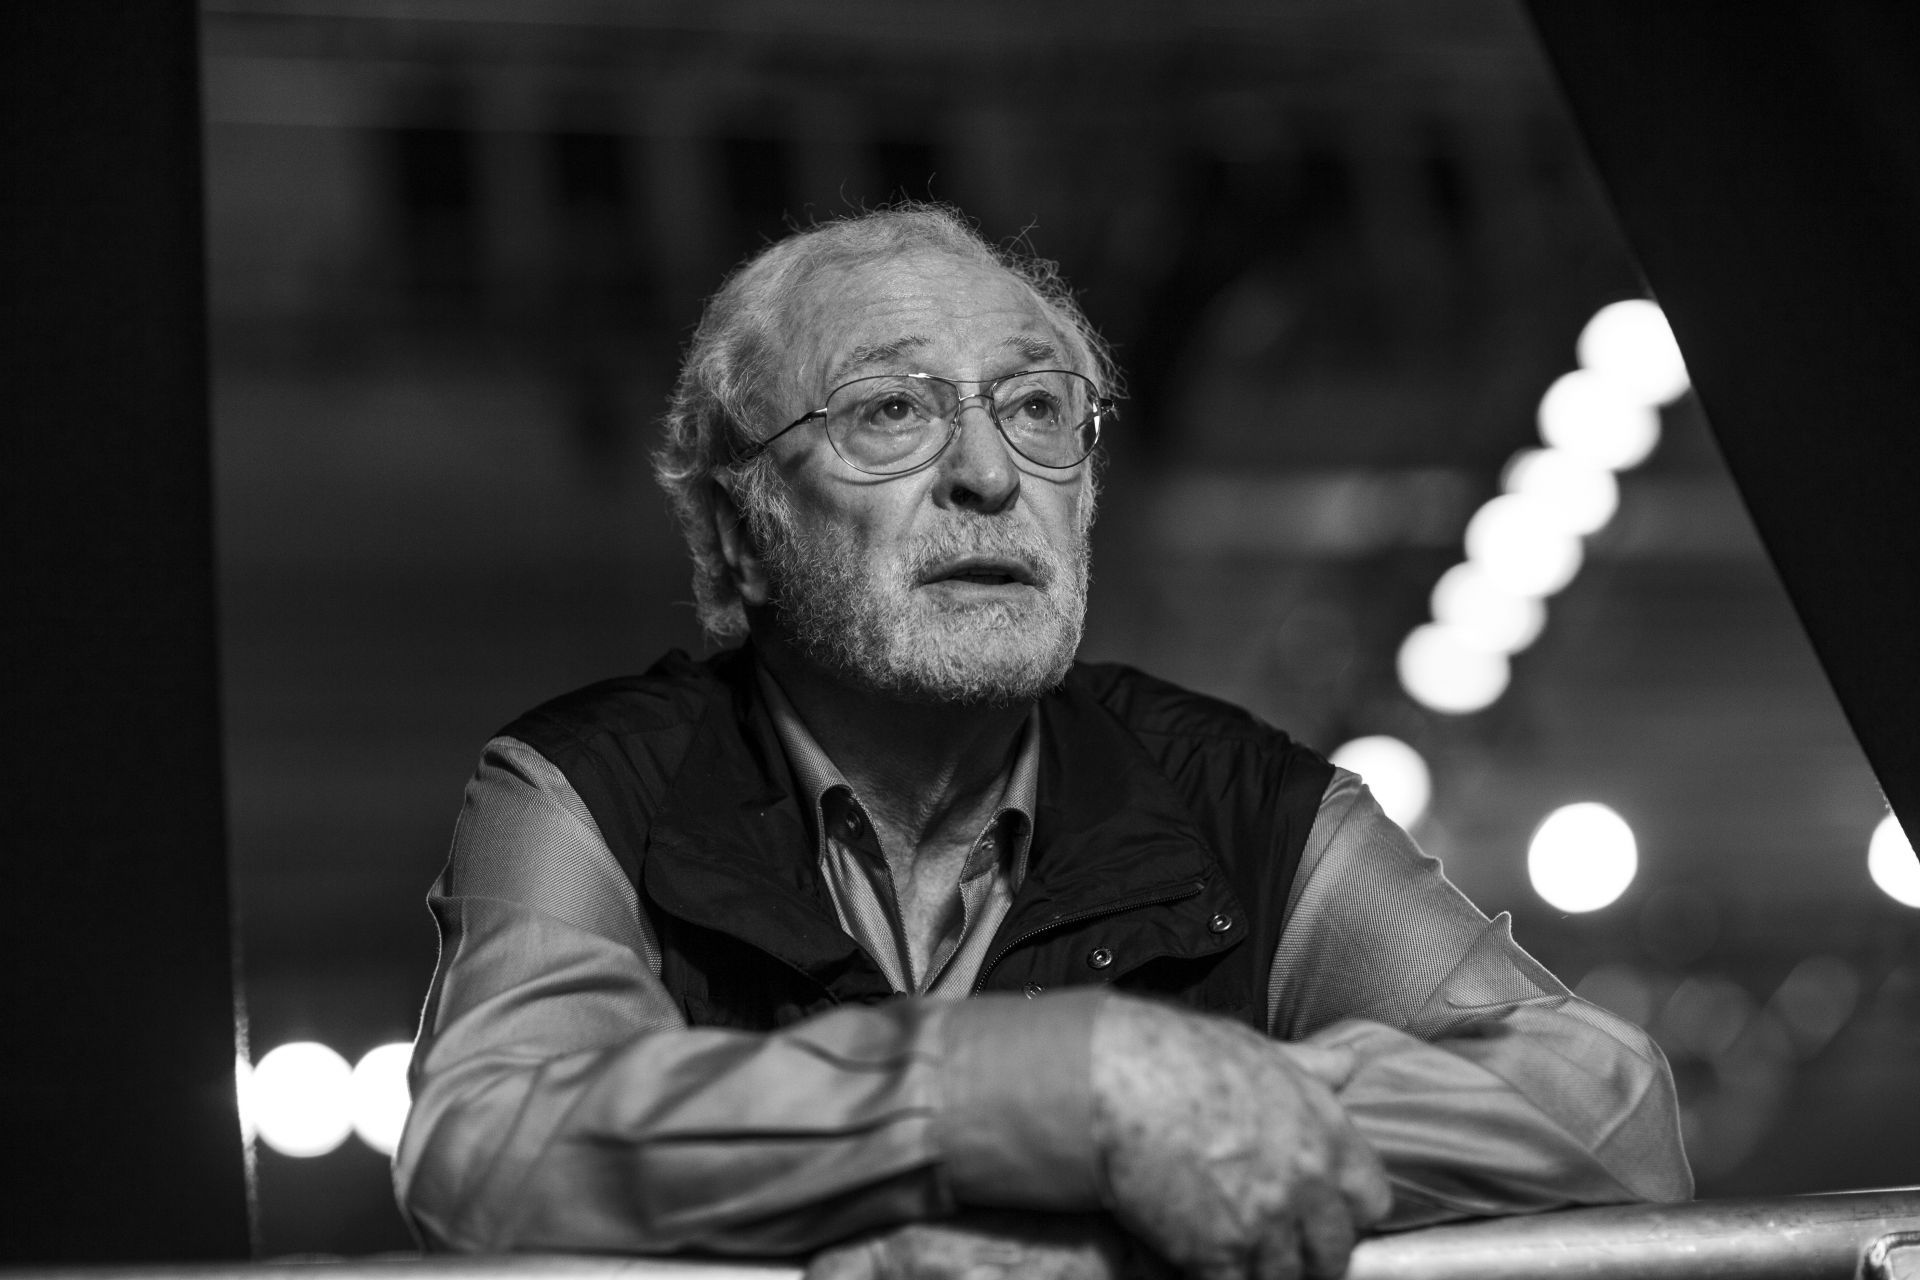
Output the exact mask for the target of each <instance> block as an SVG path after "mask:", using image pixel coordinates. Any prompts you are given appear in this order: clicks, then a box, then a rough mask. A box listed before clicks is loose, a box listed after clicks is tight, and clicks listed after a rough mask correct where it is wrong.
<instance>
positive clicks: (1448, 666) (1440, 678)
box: [1398, 622, 1512, 715]
mask: <svg viewBox="0 0 1920 1280" xmlns="http://www.w3.org/2000/svg"><path fill="white" fill-rule="evenodd" d="M1398 666H1399V671H1400V684H1401V686H1402V687H1403V688H1405V689H1406V691H1407V693H1408V694H1409V695H1411V696H1412V697H1413V698H1414V700H1415V701H1417V702H1419V703H1420V704H1421V705H1422V706H1426V707H1429V708H1431V709H1432V710H1434V711H1444V712H1446V713H1448V714H1450V715H1465V714H1466V713H1468V712H1471V711H1479V710H1481V709H1482V708H1484V707H1488V706H1491V705H1492V704H1493V702H1494V701H1495V700H1496V699H1497V698H1499V696H1500V695H1501V694H1502V693H1505V692H1506V689H1507V681H1508V680H1509V679H1510V678H1511V677H1512V671H1511V668H1509V666H1508V665H1507V659H1506V655H1505V654H1502V653H1497V652H1495V651H1493V650H1490V649H1487V648H1484V647H1482V646H1480V645H1477V644H1475V643H1474V642H1473V641H1472V640H1470V639H1468V638H1467V637H1466V636H1464V635H1462V634H1461V632H1460V631H1459V630H1458V629H1457V628H1454V627H1449V626H1447V625H1446V624H1445V623H1439V622H1429V623H1427V624H1426V625H1425V626H1420V627H1415V628H1414V629H1413V631H1412V633H1411V634H1409V635H1408V636H1407V638H1406V640H1404V641H1403V642H1402V643H1401V645H1400V656H1399V663H1398Z"/></svg>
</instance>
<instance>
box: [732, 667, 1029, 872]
mask: <svg viewBox="0 0 1920 1280" xmlns="http://www.w3.org/2000/svg"><path fill="white" fill-rule="evenodd" d="M755 646H756V650H757V653H758V655H759V658H760V660H761V661H762V662H763V663H765V665H766V667H767V670H768V672H769V673H770V674H771V675H772V676H773V678H774V680H775V681H776V682H777V683H778V684H779V686H780V690H781V692H783V693H784V694H786V695H787V700H788V701H789V702H791V703H792V704H793V709H794V710H795V711H796V712H797V713H798V714H799V716H800V719H801V720H802V721H803V722H804V723H805V724H806V726H807V732H809V733H810V734H812V735H813V738H814V741H816V742H818V743H819V744H820V747H821V749H822V750H823V751H825V752H826V753H827V756H828V758H829V759H831V760H832V761H833V763H834V765H835V767H837V768H838V769H839V770H840V772H841V773H842V774H844V775H846V779H847V781H848V782H849V783H850V784H852V786H853V789H854V793H855V794H856V795H858V796H859V797H860V800H861V803H862V804H864V805H865V806H866V807H867V809H868V810H869V812H870V813H871V815H872V817H873V818H874V820H875V821H876V822H878V823H880V824H882V826H883V827H884V828H887V829H890V830H891V831H893V832H897V833H898V834H899V835H900V836H901V837H902V839H903V842H904V848H901V849H900V850H899V852H900V853H902V854H907V855H908V856H909V857H911V854H912V851H915V850H920V849H927V848H932V847H935V846H938V845H940V844H945V843H951V842H952V841H954V840H961V841H971V840H972V839H973V837H974V836H976V835H978V834H979V832H980V829H981V827H982V826H983V825H984V824H985V822H986V820H987V818H988V817H989V816H991V811H992V808H993V806H994V804H995V803H996V802H997V801H998V799H999V796H1000V787H1001V783H1002V781H1003V780H1004V778H1005V776H1006V772H1007V768H1008V766H1009V764H1010V762H1011V761H1012V759H1013V752H1014V748H1015V745H1016V742H1017V740H1018V738H1019V734H1020V729H1021V726H1022V725H1023V724H1024V723H1025V722H1026V718H1027V713H1028V710H1029V708H1028V707H1027V706H1025V705H1020V706H1011V707H992V706H978V705H960V704H953V703H922V702H906V701H902V700H900V699H897V698H892V697H886V696H883V695H881V694H876V693H874V692H872V691H870V690H866V689H861V688H858V687H856V686H854V685H852V684H850V683H849V682H847V681H845V680H843V679H840V678H838V677H836V676H834V675H833V674H831V673H829V672H826V671H823V670H822V669H821V668H820V667H819V666H818V665H816V664H814V663H812V662H810V661H808V660H807V659H806V658H804V657H802V656H801V655H799V654H797V653H795V652H794V651H793V650H791V649H790V648H788V647H786V646H784V645H782V644H779V643H777V642H775V643H765V642H761V641H759V640H756V642H755ZM889 852H890V853H891V852H892V851H891V850H890V851H889ZM890 860H891V859H890Z"/></svg>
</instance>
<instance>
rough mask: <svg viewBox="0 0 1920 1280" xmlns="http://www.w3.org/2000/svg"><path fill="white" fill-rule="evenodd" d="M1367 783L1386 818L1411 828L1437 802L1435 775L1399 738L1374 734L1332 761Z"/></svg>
mask: <svg viewBox="0 0 1920 1280" xmlns="http://www.w3.org/2000/svg"><path fill="white" fill-rule="evenodd" d="M1330 759H1332V761H1333V762H1334V763H1335V764H1337V765H1339V766H1340V767H1341V768H1342V769H1350V770H1352V771H1353V772H1354V773H1357V774H1359V775H1360V777H1361V779H1362V780H1363V781H1365V782H1366V784H1367V789H1368V790H1370V791H1372V792H1373V798H1374V799H1375V800H1378V801H1379V802H1380V807H1381V809H1383V810H1385V811H1386V815H1387V816H1388V817H1389V818H1392V819H1393V820H1394V821H1395V822H1397V823H1399V824H1400V825H1401V826H1403V827H1411V826H1412V825H1413V824H1414V823H1416V822H1418V821H1420V819H1421V818H1422V817H1423V816H1425V814H1426V812H1427V804H1428V802H1429V801H1430V800H1431V799H1432V798H1433V774H1432V772H1431V771H1430V770H1429V769H1428V768H1427V762H1426V761H1425V760H1424V759H1423V758H1421V755H1420V753H1419V752H1418V751H1415V750H1414V749H1413V748H1412V747H1410V746H1408V745H1407V744H1406V743H1404V742H1402V741H1400V739H1398V738H1393V737H1389V736H1387V735H1386V734H1372V735H1370V736H1368V737H1364V738H1355V739H1354V740H1353V741H1352V742H1349V743H1347V744H1346V745H1345V746H1343V747H1341V748H1340V749H1339V750H1337V751H1335V752H1334V753H1333V755H1332V756H1331V757H1330Z"/></svg>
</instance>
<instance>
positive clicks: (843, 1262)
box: [802, 1239, 881, 1280]
mask: <svg viewBox="0 0 1920 1280" xmlns="http://www.w3.org/2000/svg"><path fill="white" fill-rule="evenodd" d="M880 1274H881V1268H880V1242H879V1241H878V1240H872V1239H869V1240H854V1241H850V1242H848V1243H846V1244H837V1245H834V1246H833V1247H832V1248H831V1249H822V1250H821V1251H820V1252H819V1253H816V1254H814V1255H813V1258H812V1259H811V1260H810V1261H809V1262H808V1263H807V1270H806V1274H805V1275H804V1276H803V1277H802V1280H880Z"/></svg>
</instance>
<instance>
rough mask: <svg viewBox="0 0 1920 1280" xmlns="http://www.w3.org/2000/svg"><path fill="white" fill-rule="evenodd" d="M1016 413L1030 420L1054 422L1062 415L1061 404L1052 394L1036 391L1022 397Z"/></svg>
mask: <svg viewBox="0 0 1920 1280" xmlns="http://www.w3.org/2000/svg"><path fill="white" fill-rule="evenodd" d="M1014 413H1015V416H1017V417H1020V418H1023V419H1025V420H1027V421H1029V422H1052V421H1053V420H1054V419H1055V418H1057V417H1059V416H1060V406H1059V405H1058V404H1057V403H1056V402H1055V401H1054V398H1053V397H1052V396H1049V395H1045V394H1043V393H1041V392H1035V393H1033V394H1032V395H1029V396H1027V397H1025V398H1024V399H1022V400H1021V401H1020V403H1019V405H1018V406H1017V407H1016V408H1015V410H1014Z"/></svg>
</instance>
